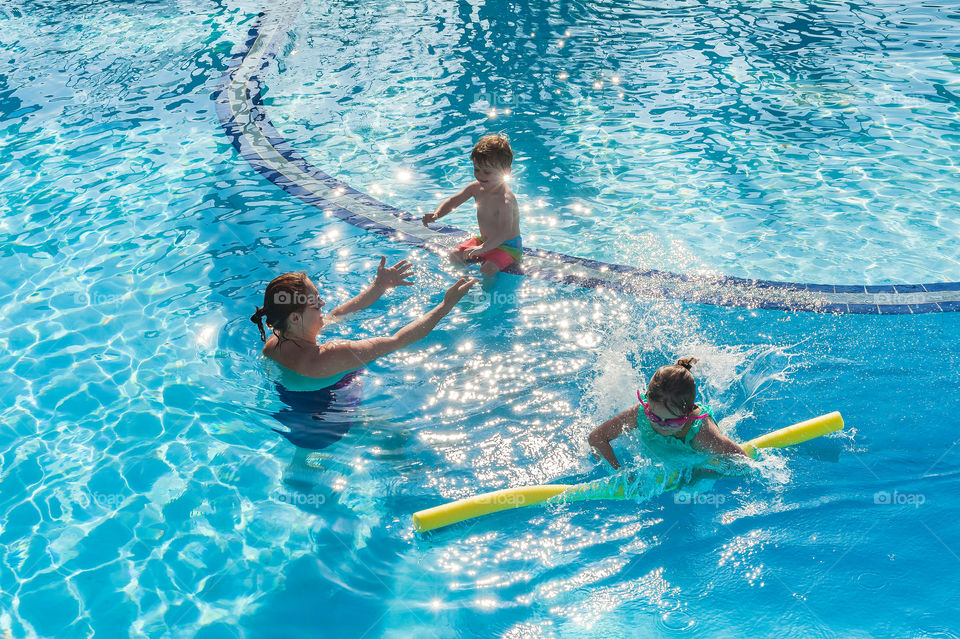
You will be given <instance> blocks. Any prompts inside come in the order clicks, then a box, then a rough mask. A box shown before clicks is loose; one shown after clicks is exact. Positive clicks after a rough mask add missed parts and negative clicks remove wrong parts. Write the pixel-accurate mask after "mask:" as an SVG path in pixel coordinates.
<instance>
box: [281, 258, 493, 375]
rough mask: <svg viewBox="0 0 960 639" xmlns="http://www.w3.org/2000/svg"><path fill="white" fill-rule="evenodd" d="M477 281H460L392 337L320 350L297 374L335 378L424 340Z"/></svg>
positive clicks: (343, 344)
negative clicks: (428, 309) (436, 302)
mask: <svg viewBox="0 0 960 639" xmlns="http://www.w3.org/2000/svg"><path fill="white" fill-rule="evenodd" d="M477 281H478V280H477V279H476V278H466V277H463V278H460V279H459V280H457V282H456V283H455V284H454V285H453V286H451V287H450V288H449V289H447V292H446V293H445V294H444V296H443V301H442V302H440V303H439V304H437V305H436V306H435V307H434V308H433V309H431V310H430V311H428V312H427V313H424V314H423V315H421V316H420V317H418V318H417V319H415V320H413V321H412V322H410V323H409V324H407V325H406V326H404V327H403V328H401V329H400V330H399V331H397V332H396V333H394V334H393V335H391V336H389V337H371V338H368V339H361V340H356V341H347V340H343V341H337V342H331V343H329V344H323V345H321V346H319V347H317V350H316V353H315V355H313V356H312V357H310V358H309V359H307V361H306V362H304V366H303V370H298V371H297V372H298V373H300V374H301V375H306V376H307V377H332V376H334V375H338V374H340V373H343V372H344V371H348V370H351V369H355V368H360V367H361V366H365V365H366V364H368V363H369V362H371V361H373V360H375V359H377V358H378V357H381V356H383V355H386V354H387V353H390V352H392V351H395V350H397V349H399V348H403V347H404V346H408V345H410V344H413V343H414V342H416V341H418V340H421V339H423V338H424V337H426V336H427V335H428V334H429V333H430V331H432V330H433V329H434V327H435V326H436V325H437V324H438V323H439V322H440V320H441V319H443V318H444V317H445V316H446V314H447V313H449V312H450V311H451V310H452V309H453V307H454V306H456V305H457V302H459V301H460V300H461V299H463V296H464V295H466V294H467V291H469V290H470V288H471V287H472V286H473V285H474V284H476V283H477Z"/></svg>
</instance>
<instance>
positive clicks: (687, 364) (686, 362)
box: [674, 357, 697, 370]
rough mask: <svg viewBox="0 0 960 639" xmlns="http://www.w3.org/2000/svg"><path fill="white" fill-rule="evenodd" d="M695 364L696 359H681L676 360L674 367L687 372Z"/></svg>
mask: <svg viewBox="0 0 960 639" xmlns="http://www.w3.org/2000/svg"><path fill="white" fill-rule="evenodd" d="M696 363H697V358H696V357H681V358H680V359H678V360H677V363H676V364H674V366H681V367H683V368H685V369H687V370H690V369H691V368H693V365H694V364H696Z"/></svg>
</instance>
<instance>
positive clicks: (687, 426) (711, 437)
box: [588, 357, 747, 469]
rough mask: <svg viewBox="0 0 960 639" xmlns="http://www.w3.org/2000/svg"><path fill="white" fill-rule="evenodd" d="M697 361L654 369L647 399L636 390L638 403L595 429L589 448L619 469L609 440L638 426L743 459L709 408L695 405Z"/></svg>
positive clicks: (684, 361)
mask: <svg viewBox="0 0 960 639" xmlns="http://www.w3.org/2000/svg"><path fill="white" fill-rule="evenodd" d="M696 361H697V360H696V359H694V358H692V357H684V358H682V359H679V360H677V363H676V364H672V365H670V366H661V367H660V368H659V369H657V372H656V373H654V374H653V377H652V378H651V379H650V383H649V384H648V385H647V395H646V400H644V398H643V396H642V395H641V394H640V391H637V398H638V399H639V400H640V403H639V404H636V405H635V406H634V407H633V408H630V409H628V410H625V411H623V412H622V413H620V414H619V415H616V416H614V417H612V418H610V419H608V420H607V421H605V422H604V423H602V424H600V426H598V427H597V428H595V429H594V430H593V432H591V433H590V436H589V438H588V441H589V442H590V446H592V447H593V448H594V449H596V451H597V452H599V453H600V454H601V455H602V456H603V458H604V459H606V460H607V461H608V462H610V465H611V466H613V468H614V469H618V468H620V462H618V461H617V456H616V455H614V454H613V448H611V446H610V441H611V440H613V439H616V438H617V437H619V436H620V435H621V434H623V433H624V432H626V431H628V430H632V429H634V428H637V427H640V428H649V429H650V430H651V431H652V432H654V433H656V434H658V435H661V436H663V437H670V438H673V439H674V440H676V441H679V442H683V443H684V444H686V445H688V446H690V447H692V448H694V449H695V450H699V451H704V452H708V453H713V454H717V455H744V456H746V455H747V453H746V452H744V450H743V449H742V448H741V447H740V446H739V445H738V444H737V443H736V442H734V441H733V440H731V439H730V438H728V437H726V436H725V435H724V434H723V433H721V432H720V429H719V428H718V427H717V423H716V422H715V421H714V419H713V417H712V416H711V415H710V411H709V409H707V408H705V407H703V406H699V405H697V404H696V397H697V383H696V380H694V378H693V374H692V373H691V372H690V369H691V367H692V366H693V365H694V364H695V363H696Z"/></svg>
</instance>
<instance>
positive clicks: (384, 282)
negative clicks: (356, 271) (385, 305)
mask: <svg viewBox="0 0 960 639" xmlns="http://www.w3.org/2000/svg"><path fill="white" fill-rule="evenodd" d="M386 263H387V258H386V257H385V256H380V266H378V267H377V277H376V279H374V280H373V285H374V286H376V287H379V288H382V289H384V290H386V289H389V288H393V287H395V286H413V282H408V281H407V278H408V277H413V273H414V270H413V264H411V263H410V262H408V261H407V260H400V261H399V262H397V263H396V264H394V265H393V266H391V267H390V268H384V265H385V264H386Z"/></svg>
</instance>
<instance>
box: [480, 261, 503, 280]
mask: <svg viewBox="0 0 960 639" xmlns="http://www.w3.org/2000/svg"><path fill="white" fill-rule="evenodd" d="M480 272H481V273H483V274H484V275H486V276H487V277H490V276H491V275H496V274H497V273H499V272H500V267H499V266H497V264H496V262H493V261H491V260H485V261H484V262H483V264H482V265H481V266H480Z"/></svg>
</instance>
